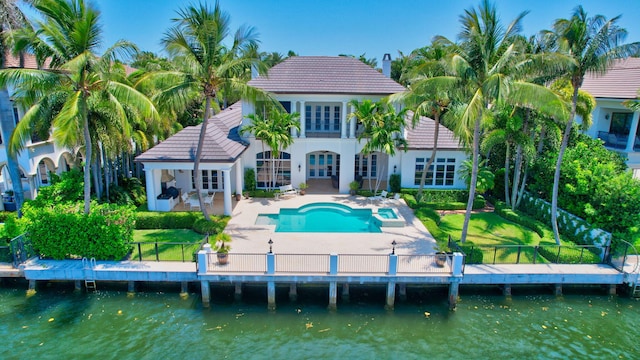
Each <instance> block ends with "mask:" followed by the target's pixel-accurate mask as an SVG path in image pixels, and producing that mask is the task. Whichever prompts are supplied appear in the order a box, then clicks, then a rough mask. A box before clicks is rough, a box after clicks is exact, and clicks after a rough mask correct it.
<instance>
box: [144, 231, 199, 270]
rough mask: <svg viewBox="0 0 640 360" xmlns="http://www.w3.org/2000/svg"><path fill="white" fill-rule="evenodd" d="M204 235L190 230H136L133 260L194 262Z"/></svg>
mask: <svg viewBox="0 0 640 360" xmlns="http://www.w3.org/2000/svg"><path fill="white" fill-rule="evenodd" d="M203 239H204V235H201V234H198V233H197V232H195V231H193V230H189V229H156V230H134V231H133V241H134V242H136V243H139V244H134V246H133V251H132V253H131V259H132V260H149V261H156V260H159V261H187V262H189V261H193V254H194V253H195V252H196V251H197V250H198V248H199V247H200V243H201V242H202V240H203Z"/></svg>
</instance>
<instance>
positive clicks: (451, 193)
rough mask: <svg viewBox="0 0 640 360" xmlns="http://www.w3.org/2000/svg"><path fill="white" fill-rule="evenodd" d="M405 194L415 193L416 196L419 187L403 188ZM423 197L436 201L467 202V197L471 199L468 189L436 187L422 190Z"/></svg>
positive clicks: (427, 200)
mask: <svg viewBox="0 0 640 360" xmlns="http://www.w3.org/2000/svg"><path fill="white" fill-rule="evenodd" d="M402 193H403V194H409V195H413V196H414V197H415V196H416V195H417V194H418V189H407V188H403V189H402ZM422 196H423V199H422V201H425V202H434V203H446V202H463V203H466V202H467V199H469V191H467V190H434V189H423V191H422Z"/></svg>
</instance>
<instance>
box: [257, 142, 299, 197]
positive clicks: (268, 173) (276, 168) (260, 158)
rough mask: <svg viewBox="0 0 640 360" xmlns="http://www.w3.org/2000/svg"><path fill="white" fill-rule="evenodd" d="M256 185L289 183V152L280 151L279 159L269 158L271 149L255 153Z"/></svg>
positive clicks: (263, 186)
mask: <svg viewBox="0 0 640 360" xmlns="http://www.w3.org/2000/svg"><path fill="white" fill-rule="evenodd" d="M256 168H257V169H256V177H257V179H256V183H257V184H256V186H257V187H259V188H267V187H269V184H270V183H272V185H271V186H270V187H275V186H281V185H286V184H291V154H289V153H286V152H284V151H281V152H280V158H279V159H272V158H271V151H265V152H264V153H258V154H256Z"/></svg>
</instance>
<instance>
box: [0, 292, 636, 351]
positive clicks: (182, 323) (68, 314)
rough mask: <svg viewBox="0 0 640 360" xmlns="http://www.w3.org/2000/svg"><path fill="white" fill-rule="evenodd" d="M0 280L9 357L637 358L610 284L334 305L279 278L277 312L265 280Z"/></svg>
mask: <svg viewBox="0 0 640 360" xmlns="http://www.w3.org/2000/svg"><path fill="white" fill-rule="evenodd" d="M98 288H99V291H97V292H95V293H85V292H84V291H83V292H74V291H73V284H70V283H48V284H39V286H38V292H37V293H36V294H35V295H33V296H27V295H26V291H25V289H26V284H24V283H16V282H7V281H5V282H4V284H3V285H2V286H0V343H1V344H2V345H1V346H0V359H80V358H97V359H161V358H169V357H170V356H171V357H174V358H178V359H181V358H190V359H209V358H230V359H426V358H429V359H496V358H522V359H638V358H640V346H639V341H640V336H639V335H640V330H638V329H639V328H640V327H639V326H640V302H639V301H637V300H633V299H629V298H626V297H621V296H613V297H610V296H607V295H603V293H604V291H603V290H602V289H595V288H587V289H584V288H581V289H577V288H576V289H571V288H569V289H567V288H565V294H564V296H562V297H556V296H553V295H551V290H550V289H548V288H535V289H529V288H521V289H519V288H515V287H514V289H513V296H512V297H511V298H510V299H508V298H505V297H504V296H502V295H501V294H500V293H499V292H498V291H497V290H496V289H495V288H476V289H467V290H465V288H461V301H460V302H459V305H458V308H457V310H456V311H455V312H451V311H449V310H448V306H447V302H446V297H447V296H446V289H444V288H437V289H433V288H432V289H424V288H420V289H418V288H415V289H414V288H408V291H407V300H406V301H397V302H396V307H395V310H393V311H390V310H385V309H384V307H383V306H382V304H383V303H384V288H372V287H364V286H360V287H358V286H353V287H352V289H351V296H350V297H349V299H348V301H343V300H342V299H340V300H339V302H338V310H337V311H333V312H332V311H328V310H327V309H326V304H327V301H328V299H327V289H326V288H304V287H302V288H299V289H298V295H299V296H298V299H297V301H295V302H292V301H289V299H288V293H287V289H285V288H282V289H280V288H279V289H278V292H277V300H278V308H277V310H275V311H272V312H270V311H268V310H267V306H266V295H265V293H266V291H265V288H264V287H255V288H252V287H245V291H244V294H243V298H242V300H235V299H234V297H233V288H232V287H230V286H227V287H219V286H213V288H212V289H213V294H212V307H211V308H210V309H205V308H203V307H202V303H201V301H200V296H199V294H198V289H197V288H196V287H195V286H194V287H193V288H192V289H191V293H190V294H189V296H188V297H186V298H181V297H180V296H179V294H178V291H179V287H178V286H177V285H164V286H159V285H155V286H153V285H149V284H145V285H143V286H140V287H139V289H138V292H137V293H136V294H135V296H127V293H126V285H122V284H102V283H98Z"/></svg>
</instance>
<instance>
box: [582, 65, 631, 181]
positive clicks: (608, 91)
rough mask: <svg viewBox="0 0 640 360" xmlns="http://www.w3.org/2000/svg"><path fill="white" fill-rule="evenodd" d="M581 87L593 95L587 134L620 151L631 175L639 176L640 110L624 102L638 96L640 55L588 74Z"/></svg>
mask: <svg viewBox="0 0 640 360" xmlns="http://www.w3.org/2000/svg"><path fill="white" fill-rule="evenodd" d="M582 89H583V90H586V91H588V92H589V93H590V94H591V95H593V96H594V97H595V98H596V108H595V109H594V111H593V125H592V126H591V127H590V128H589V129H588V130H587V134H588V135H589V136H591V137H592V138H599V139H602V140H603V141H604V145H605V146H606V147H607V148H609V149H610V150H613V151H618V152H620V153H622V155H623V156H625V157H626V158H627V166H629V169H630V170H631V171H633V174H634V176H635V177H636V178H640V125H639V121H638V120H639V118H640V112H637V111H636V112H633V111H631V110H630V109H629V108H627V107H626V106H624V105H623V102H625V101H627V100H632V99H636V98H637V97H638V90H640V58H627V59H624V60H617V61H616V62H615V63H614V65H613V66H612V67H611V68H610V69H609V70H608V71H607V72H606V73H605V74H604V75H600V76H598V75H595V74H588V75H587V76H585V79H584V83H583V84H582Z"/></svg>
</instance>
